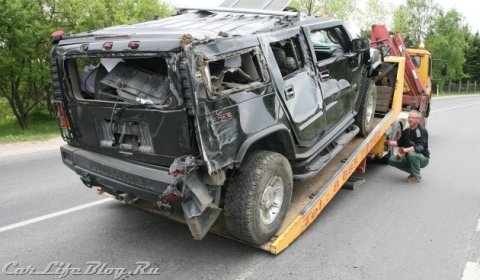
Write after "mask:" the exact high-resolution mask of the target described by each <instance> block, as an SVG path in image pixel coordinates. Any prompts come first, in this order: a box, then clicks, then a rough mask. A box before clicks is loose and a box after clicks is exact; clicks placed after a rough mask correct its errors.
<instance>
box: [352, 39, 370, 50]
mask: <svg viewBox="0 0 480 280" xmlns="http://www.w3.org/2000/svg"><path fill="white" fill-rule="evenodd" d="M369 50H370V40H368V39H367V38H358V39H353V40H352V51H353V52H365V51H369Z"/></svg>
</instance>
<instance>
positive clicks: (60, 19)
mask: <svg viewBox="0 0 480 280" xmlns="http://www.w3.org/2000/svg"><path fill="white" fill-rule="evenodd" d="M0 3H1V7H2V9H0V83H1V84H2V86H1V87H0V96H1V97H4V98H6V99H7V100H8V103H9V104H10V107H11V108H12V112H13V113H14V115H15V117H16V119H17V121H18V123H19V124H20V126H21V127H22V128H27V127H28V115H29V113H30V112H31V111H32V110H33V109H34V108H35V107H37V106H38V105H39V104H40V103H41V102H42V101H44V102H46V104H47V106H49V105H50V104H51V98H52V89H51V77H50V60H49V57H50V48H51V45H50V34H51V33H52V32H53V31H55V30H59V29H61V30H64V31H67V32H74V33H75V32H82V31H87V30H91V29H97V28H103V27H107V26H111V25H116V24H127V23H133V22H138V21H143V20H149V19H153V18H154V17H162V16H166V15H170V14H173V8H171V7H170V6H168V5H167V4H164V3H163V2H161V3H158V2H157V1H156V0H142V1H141V0H119V1H115V2H112V1H107V0H99V1H90V0H46V1H31V0H0Z"/></svg>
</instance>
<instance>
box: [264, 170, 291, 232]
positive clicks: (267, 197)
mask: <svg viewBox="0 0 480 280" xmlns="http://www.w3.org/2000/svg"><path fill="white" fill-rule="evenodd" d="M284 193H285V187H284V185H283V180H282V178H281V177H280V176H273V177H272V178H270V179H269V180H268V183H267V186H266V188H265V189H264V190H263V193H262V197H261V200H260V218H261V220H262V222H263V223H264V224H265V225H269V224H271V223H273V221H275V219H276V218H277V217H278V214H279V213H280V209H281V208H282V204H283V196H284Z"/></svg>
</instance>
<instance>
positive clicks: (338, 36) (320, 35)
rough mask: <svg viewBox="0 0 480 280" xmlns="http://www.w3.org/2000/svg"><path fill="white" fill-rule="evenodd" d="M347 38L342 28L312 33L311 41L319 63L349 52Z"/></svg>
mask: <svg viewBox="0 0 480 280" xmlns="http://www.w3.org/2000/svg"><path fill="white" fill-rule="evenodd" d="M345 36H346V35H345V34H344V31H343V29H341V28H340V27H334V28H329V29H320V30H314V31H312V32H310V40H311V41H312V44H313V47H314V49H315V56H316V58H317V61H320V60H324V59H328V58H331V57H336V56H339V55H342V54H343V53H345V52H347V46H346V43H345V40H344V38H345Z"/></svg>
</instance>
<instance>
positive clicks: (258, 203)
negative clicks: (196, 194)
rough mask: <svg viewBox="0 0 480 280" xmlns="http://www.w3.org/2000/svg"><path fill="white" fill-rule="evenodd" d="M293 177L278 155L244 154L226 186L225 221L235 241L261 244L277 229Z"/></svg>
mask: <svg viewBox="0 0 480 280" xmlns="http://www.w3.org/2000/svg"><path fill="white" fill-rule="evenodd" d="M292 186H293V176H292V168H291V167H290V163H289V162H288V160H287V159H286V158H285V157H284V156H282V155H281V154H278V153H274V152H269V151H256V152H253V153H252V154H250V155H248V156H247V157H246V158H245V160H244V162H243V164H242V166H241V168H240V170H239V172H238V173H237V175H235V176H234V177H233V178H232V180H231V182H230V183H229V185H228V188H227V191H226V195H225V208H224V209H225V212H224V214H225V221H226V224H227V227H228V230H229V231H230V233H231V234H232V235H234V236H235V237H236V238H238V239H241V240H243V241H246V242H248V243H252V244H255V245H261V244H264V243H265V242H267V241H268V240H269V239H270V238H271V237H272V236H273V235H274V234H275V233H276V232H277V231H278V230H279V229H280V227H281V225H282V223H283V220H284V219H285V215H286V213H287V210H288V207H289V203H290V199H291V197H292Z"/></svg>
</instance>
